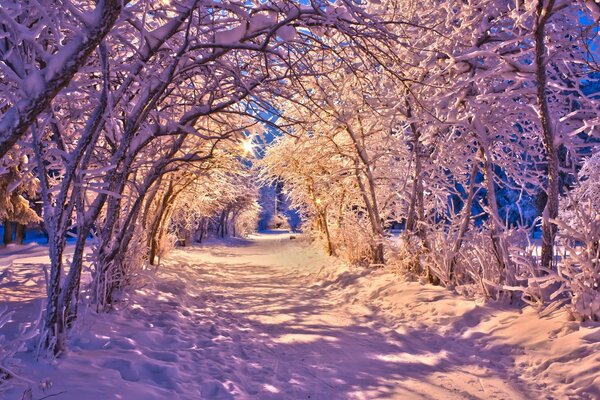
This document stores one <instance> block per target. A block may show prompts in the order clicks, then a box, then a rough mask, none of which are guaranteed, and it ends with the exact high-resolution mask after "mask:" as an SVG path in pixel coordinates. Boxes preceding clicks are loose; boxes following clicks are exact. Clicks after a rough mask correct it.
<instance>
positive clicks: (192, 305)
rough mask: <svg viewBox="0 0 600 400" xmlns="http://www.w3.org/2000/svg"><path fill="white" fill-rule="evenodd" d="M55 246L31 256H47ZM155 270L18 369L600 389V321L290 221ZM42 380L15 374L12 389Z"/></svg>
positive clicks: (377, 386) (367, 384) (145, 395)
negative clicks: (451, 287)
mask: <svg viewBox="0 0 600 400" xmlns="http://www.w3.org/2000/svg"><path fill="white" fill-rule="evenodd" d="M41 249H43V247H40V246H31V247H28V248H24V249H23V250H24V251H23V252H22V254H21V257H25V256H26V257H29V261H42V260H41V259H39V257H42V256H43V255H41V254H40V253H41V251H40V250H41ZM28 252H31V253H32V255H33V256H34V257H36V258H34V259H31V257H30V256H28V255H27V253H28ZM4 257H6V259H7V260H8V259H9V258H10V259H11V262H10V263H7V262H2V263H0V265H2V267H0V275H1V274H2V273H3V272H2V271H7V270H10V271H14V270H15V267H14V265H19V266H20V267H19V268H24V269H23V270H22V271H24V270H26V269H27V267H25V266H26V265H29V266H30V267H29V269H30V271H31V272H32V273H34V275H35V273H37V274H39V268H38V269H35V268H33V267H32V266H33V265H34V264H33V263H29V262H28V263H20V262H19V259H18V257H17V256H16V255H15V251H14V249H13V250H11V251H8V252H5V253H3V255H2V256H0V259H1V260H4ZM7 265H13V267H7ZM23 273H25V272H21V274H23ZM12 276H13V275H11V277H12ZM11 279H12V278H10V279H8V280H6V279H4V280H0V301H5V299H6V298H7V297H6V296H12V295H13V291H15V292H20V291H21V289H20V288H18V287H16V286H14V285H13V286H10V285H11V283H10V282H13V281H12V280H11ZM141 279H142V281H143V287H141V288H140V289H138V290H135V291H134V292H133V293H131V295H130V296H129V297H128V298H127V299H126V300H125V302H124V303H123V304H121V306H120V307H119V309H118V310H116V311H114V312H111V313H108V314H103V315H96V314H94V313H93V312H91V311H85V312H83V314H82V316H81V318H80V319H79V321H78V326H77V329H76V331H75V332H74V334H73V335H72V337H71V339H70V349H71V350H70V352H69V354H67V355H66V356H65V357H64V358H62V359H60V360H58V361H57V362H56V363H55V364H54V363H48V362H44V361H42V362H38V363H35V362H33V360H32V353H31V352H23V353H19V354H18V357H17V359H16V360H15V361H14V362H13V363H12V365H13V368H14V369H17V370H18V371H19V372H20V373H21V374H22V375H23V376H24V377H26V379H28V380H31V381H33V382H38V384H37V385H34V386H33V387H32V389H33V398H34V399H35V398H41V397H43V396H47V395H50V394H59V393H60V394H59V395H58V396H56V398H59V399H64V400H67V399H91V400H95V399H306V398H311V399H378V398H389V399H420V398H429V399H430V398H440V399H442V398H443V399H463V398H468V399H472V398H477V399H531V398H546V397H548V396H551V397H554V398H566V397H570V398H584V399H585V398H589V399H592V398H598V396H600V391H599V389H600V382H599V378H598V377H597V375H598V373H597V372H598V370H599V369H600V361H599V360H598V358H597V352H598V350H600V345H599V343H598V339H600V327H599V326H598V325H597V324H594V325H592V324H586V325H583V326H580V325H578V324H575V323H573V322H569V321H568V320H567V318H566V315H565V314H564V313H563V312H560V311H559V312H556V313H554V314H552V315H551V316H550V317H548V318H545V319H540V318H539V317H538V315H537V314H536V313H535V311H534V310H532V309H525V310H523V311H520V310H518V309H515V308H511V307H508V306H502V305H494V304H491V305H490V304H488V305H484V304H478V303H477V302H475V301H472V300H468V299H465V298H462V297H458V296H456V295H453V294H452V293H450V292H448V291H447V290H445V289H443V288H440V287H433V286H423V285H420V284H418V283H415V282H405V281H403V280H402V279H400V278H399V277H398V276H397V275H394V274H392V273H390V272H388V271H385V270H379V271H374V272H369V271H367V270H364V269H358V268H352V267H349V266H347V265H345V264H343V263H341V262H340V261H338V260H336V259H334V258H330V257H327V256H326V255H325V254H324V253H323V252H322V251H321V250H320V249H319V248H317V247H315V246H314V245H312V244H309V243H308V242H306V241H305V240H304V239H303V238H302V237H298V238H297V239H296V240H290V235H289V234H287V233H282V232H280V233H272V234H263V235H254V236H251V237H250V238H249V239H248V240H241V239H232V240H228V241H225V242H211V243H209V244H206V245H203V246H200V247H194V248H190V249H185V250H176V251H174V252H173V253H172V254H171V256H170V257H169V259H168V260H167V261H166V263H165V265H164V266H161V268H160V269H159V271H158V273H156V274H154V273H150V272H149V273H148V274H147V275H146V276H143V277H141ZM17 280H18V279H17ZM38 284H39V281H38ZM38 289H39V287H38ZM34 293H35V292H31V294H30V295H29V296H30V297H32V298H35V297H36V295H35V294H34ZM42 293H43V290H40V293H39V295H37V296H38V297H41V296H42ZM2 296H5V297H2ZM19 301H22V302H24V303H26V302H27V301H28V300H26V299H21V300H19ZM11 307H13V308H14V309H15V310H17V311H18V308H17V305H16V304H13V305H11ZM20 318H21V319H20V320H21V321H25V320H26V318H24V317H22V316H21V317H20ZM0 331H1V330H0ZM0 334H1V332H0ZM39 382H46V386H48V383H49V382H51V383H52V386H51V387H50V388H48V389H46V390H42V389H41V387H40V385H39ZM28 386H29V385H28V384H27V383H24V382H19V381H16V380H11V381H8V382H7V383H5V384H4V386H0V397H1V398H2V399H20V398H21V396H22V395H23V392H24V390H26V389H27V387H28Z"/></svg>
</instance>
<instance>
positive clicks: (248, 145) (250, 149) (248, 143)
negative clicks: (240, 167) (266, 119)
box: [242, 137, 254, 155]
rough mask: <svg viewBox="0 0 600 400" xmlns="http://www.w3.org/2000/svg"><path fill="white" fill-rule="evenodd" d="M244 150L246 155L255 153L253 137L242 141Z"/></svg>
mask: <svg viewBox="0 0 600 400" xmlns="http://www.w3.org/2000/svg"><path fill="white" fill-rule="evenodd" d="M242 150H244V155H248V154H250V153H254V143H253V138H252V137H250V138H248V139H246V140H244V141H242Z"/></svg>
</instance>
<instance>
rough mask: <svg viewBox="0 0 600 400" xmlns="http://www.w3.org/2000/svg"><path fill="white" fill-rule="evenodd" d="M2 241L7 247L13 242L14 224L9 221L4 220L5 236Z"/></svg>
mask: <svg viewBox="0 0 600 400" xmlns="http://www.w3.org/2000/svg"><path fill="white" fill-rule="evenodd" d="M2 241H3V243H4V244H5V245H6V244H10V243H12V241H13V223H12V222H11V221H9V220H7V219H5V220H4V236H3V238H2Z"/></svg>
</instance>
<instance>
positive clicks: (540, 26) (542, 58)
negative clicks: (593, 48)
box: [535, 0, 559, 269]
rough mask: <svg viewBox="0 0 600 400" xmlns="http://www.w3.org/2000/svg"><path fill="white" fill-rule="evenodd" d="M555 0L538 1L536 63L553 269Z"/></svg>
mask: <svg viewBox="0 0 600 400" xmlns="http://www.w3.org/2000/svg"><path fill="white" fill-rule="evenodd" d="M553 7H554V0H548V2H547V4H546V5H545V6H544V0H538V2H537V7H536V28H535V63H536V79H537V105H538V109H539V113H540V124H541V128H542V142H543V144H544V150H545V151H546V162H547V172H548V181H547V183H546V194H547V198H548V199H547V201H546V206H545V208H544V211H543V213H542V257H541V263H542V266H543V267H546V268H548V269H551V268H552V261H553V258H554V240H555V238H556V231H557V227H556V225H555V224H553V223H552V222H551V221H550V220H552V219H556V218H557V217H558V207H559V165H558V152H557V149H556V146H555V143H554V131H553V126H552V119H551V116H550V109H549V107H548V98H547V96H546V85H547V84H546V61H547V59H546V44H545V39H546V34H545V27H546V23H547V22H548V19H549V18H550V16H551V14H552V9H553Z"/></svg>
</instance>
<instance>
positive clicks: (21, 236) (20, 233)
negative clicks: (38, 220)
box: [15, 224, 27, 244]
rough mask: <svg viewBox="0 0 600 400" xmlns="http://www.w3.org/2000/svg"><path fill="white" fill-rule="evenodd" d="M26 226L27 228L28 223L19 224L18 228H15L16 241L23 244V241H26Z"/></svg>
mask: <svg viewBox="0 0 600 400" xmlns="http://www.w3.org/2000/svg"><path fill="white" fill-rule="evenodd" d="M26 228H27V226H26V225H23V224H17V229H16V230H15V243H17V244H23V242H24V241H25V229H26Z"/></svg>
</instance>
